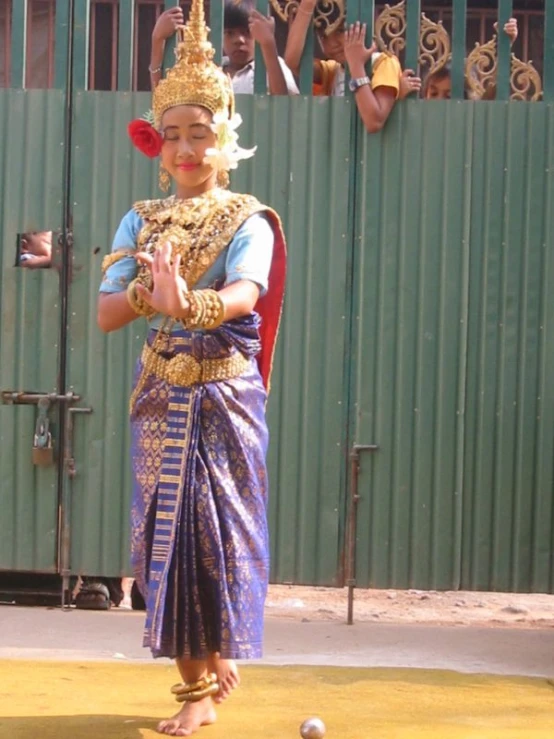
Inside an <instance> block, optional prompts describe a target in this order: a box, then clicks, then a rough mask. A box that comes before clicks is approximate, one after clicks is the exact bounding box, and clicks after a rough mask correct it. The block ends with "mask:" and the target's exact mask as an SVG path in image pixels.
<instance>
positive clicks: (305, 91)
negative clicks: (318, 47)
mask: <svg viewBox="0 0 554 739" xmlns="http://www.w3.org/2000/svg"><path fill="white" fill-rule="evenodd" d="M314 52H315V27H314V23H313V20H312V22H311V24H310V27H309V29H308V33H307V34H306V43H305V44H304V49H303V51H302V56H301V58H300V74H299V76H298V89H299V90H300V94H301V95H311V94H312V90H313V83H314Z"/></svg>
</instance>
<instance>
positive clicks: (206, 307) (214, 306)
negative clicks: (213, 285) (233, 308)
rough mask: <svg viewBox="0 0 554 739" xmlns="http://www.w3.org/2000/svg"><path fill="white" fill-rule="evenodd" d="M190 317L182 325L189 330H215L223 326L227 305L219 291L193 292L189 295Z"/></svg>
mask: <svg viewBox="0 0 554 739" xmlns="http://www.w3.org/2000/svg"><path fill="white" fill-rule="evenodd" d="M187 299H188V301H189V303H190V315H189V316H188V317H187V318H184V319H183V321H182V323H183V326H184V327H185V328H187V329H206V330H208V331H209V330H213V329H215V328H217V327H218V326H221V324H222V323H223V319H224V317H225V305H224V303H223V300H222V299H221V296H220V295H219V293H218V292H217V290H210V289H208V290H192V291H191V292H189V293H187Z"/></svg>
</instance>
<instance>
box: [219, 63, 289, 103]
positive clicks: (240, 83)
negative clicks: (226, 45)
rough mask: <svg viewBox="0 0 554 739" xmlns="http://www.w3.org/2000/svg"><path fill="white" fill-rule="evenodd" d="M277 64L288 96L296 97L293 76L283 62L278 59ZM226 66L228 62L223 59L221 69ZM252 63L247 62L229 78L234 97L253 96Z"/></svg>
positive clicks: (253, 64)
mask: <svg viewBox="0 0 554 739" xmlns="http://www.w3.org/2000/svg"><path fill="white" fill-rule="evenodd" d="M279 64H280V65H281V69H282V70H283V76H284V78H285V83H286V85H287V91H288V93H289V95H298V94H299V92H298V87H297V86H296V82H295V81H294V75H293V74H292V72H291V71H290V69H289V68H288V67H287V65H286V64H285V60H284V59H281V57H279ZM227 66H228V60H227V59H226V57H224V58H223V69H226V67H227ZM254 66H255V63H254V61H251V62H249V63H248V64H247V65H246V66H245V67H243V68H242V69H239V70H238V72H235V74H234V75H233V77H232V78H231V80H232V83H233V92H234V93H235V95H253V94H254Z"/></svg>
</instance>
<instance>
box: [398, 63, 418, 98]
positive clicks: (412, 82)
mask: <svg viewBox="0 0 554 739" xmlns="http://www.w3.org/2000/svg"><path fill="white" fill-rule="evenodd" d="M420 90H421V77H416V75H415V72H414V71H413V69H405V70H404V71H403V72H402V74H401V75H400V85H399V88H398V99H399V100H404V98H407V97H408V95H412V94H413V93H415V92H417V93H419V91H420Z"/></svg>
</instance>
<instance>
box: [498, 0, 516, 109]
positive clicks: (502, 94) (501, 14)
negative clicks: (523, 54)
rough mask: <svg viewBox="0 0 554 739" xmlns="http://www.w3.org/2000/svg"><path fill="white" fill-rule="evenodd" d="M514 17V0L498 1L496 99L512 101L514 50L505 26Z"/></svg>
mask: <svg viewBox="0 0 554 739" xmlns="http://www.w3.org/2000/svg"><path fill="white" fill-rule="evenodd" d="M511 15H512V0H498V31H497V36H498V40H497V49H498V59H497V72H496V99H497V100H509V99H510V61H511V56H512V50H511V47H510V39H509V38H508V36H507V35H506V34H505V33H504V30H503V29H504V24H505V23H506V22H507V21H508V20H509V18H510V17H511Z"/></svg>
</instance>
